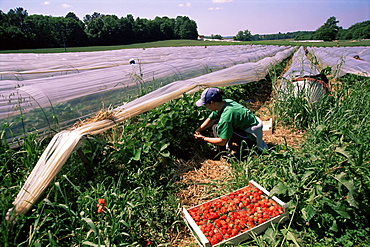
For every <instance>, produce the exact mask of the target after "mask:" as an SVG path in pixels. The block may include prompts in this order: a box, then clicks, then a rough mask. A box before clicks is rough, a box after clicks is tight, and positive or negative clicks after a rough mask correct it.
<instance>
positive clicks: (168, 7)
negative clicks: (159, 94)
mask: <svg viewBox="0 0 370 247" xmlns="http://www.w3.org/2000/svg"><path fill="white" fill-rule="evenodd" d="M143 5H145V6H146V7H145V8H143ZM18 7H22V8H23V9H24V10H26V11H27V13H28V15H34V14H40V15H47V16H54V17H58V16H63V17H65V16H66V15H67V13H69V12H73V13H74V14H75V15H76V16H77V17H78V18H79V19H80V20H83V18H84V17H85V16H86V15H92V14H93V13H94V12H98V13H100V14H104V15H116V16H117V17H119V18H121V17H126V16H127V15H129V14H131V15H133V17H134V18H135V19H136V18H140V19H144V18H145V19H149V20H153V19H154V18H155V17H165V16H167V17H169V18H176V17H177V16H187V17H189V18H190V19H191V20H194V21H195V22H196V23H197V30H198V33H199V35H204V36H211V35H217V34H219V35H221V36H222V37H230V36H231V37H232V36H235V35H236V34H237V33H238V32H239V31H244V30H249V31H250V32H251V34H252V35H268V34H277V33H279V32H280V33H288V32H297V31H315V30H317V29H318V28H319V27H320V26H322V25H323V24H324V23H325V22H326V21H327V19H328V18H330V17H331V16H334V17H336V19H337V20H338V21H339V23H338V24H337V25H338V26H340V27H342V28H344V29H348V28H349V27H350V26H352V25H354V24H356V23H359V22H363V21H367V20H370V1H368V0H352V1H349V0H343V1H337V0H279V1H274V0H260V1H257V0H194V1H192V0H187V1H185V2H184V1H181V0H126V1H125V0H101V1H87V0H47V1H45V0H43V1H38V0H1V2H0V9H1V10H2V11H3V12H4V13H8V11H9V10H11V9H16V8H18ZM282 17H283V18H282ZM255 20H258V21H255ZM261 20H263V21H261ZM272 24H273V25H272Z"/></svg>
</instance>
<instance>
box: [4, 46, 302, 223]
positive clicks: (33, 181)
mask: <svg viewBox="0 0 370 247" xmlns="http://www.w3.org/2000/svg"><path fill="white" fill-rule="evenodd" d="M294 49H295V48H286V47H285V48H283V49H282V50H281V51H279V52H277V53H276V54H275V56H273V57H266V58H263V59H260V60H259V61H257V62H250V63H245V64H238V65H234V66H231V67H229V68H225V69H222V70H218V71H215V72H211V73H208V74H205V75H201V76H198V77H194V78H191V79H188V80H180V81H176V82H172V83H170V84H167V85H165V86H163V87H161V88H159V89H157V90H155V91H153V92H151V93H148V94H146V95H144V96H142V97H140V98H137V99H135V100H133V101H131V102H129V103H126V104H124V105H123V106H120V107H117V108H115V109H114V111H113V114H112V115H111V116H110V117H109V118H108V119H104V120H100V121H96V122H90V123H86V124H84V125H82V126H80V127H76V128H73V129H70V130H64V131H62V132H60V133H58V134H57V135H55V136H54V138H53V139H52V140H51V142H50V143H49V145H48V147H47V148H46V149H45V151H44V153H43V154H42V156H41V157H40V159H39V161H38V162H37V164H36V166H35V168H34V169H33V171H32V172H31V174H30V175H29V177H28V178H27V180H26V182H25V184H24V186H23V187H22V189H21V190H20V192H19V193H18V195H17V198H16V199H15V201H14V202H13V204H14V208H11V209H10V210H9V211H8V213H7V216H6V219H7V221H8V222H13V220H14V219H15V218H16V217H17V216H18V215H19V214H25V213H26V212H27V211H28V210H29V209H30V208H31V206H32V204H33V203H35V202H36V201H37V200H38V198H39V197H40V196H41V194H42V192H43V191H44V190H45V188H46V187H47V186H48V184H49V183H50V182H51V181H52V179H53V178H54V177H55V175H56V174H57V173H58V172H59V170H60V169H61V168H62V166H63V165H64V163H65V162H66V160H67V159H68V157H69V155H70V154H71V153H72V151H73V150H74V148H75V147H76V145H77V144H78V142H79V141H80V139H81V137H82V136H84V135H87V134H98V133H101V132H103V131H105V130H107V129H109V128H112V127H113V126H115V125H117V124H119V123H121V122H123V121H125V120H126V119H128V118H130V117H133V116H135V115H138V114H140V113H143V112H146V111H149V110H151V109H153V108H155V107H157V106H159V105H161V104H163V103H166V102H168V101H170V100H172V99H175V98H179V97H181V96H182V94H183V93H193V92H196V91H198V90H201V89H203V88H204V87H210V86H229V85H236V84H243V83H248V82H252V81H258V80H261V79H263V78H264V77H265V76H266V74H267V73H268V71H269V69H270V68H271V66H273V65H275V64H277V63H279V62H281V61H282V60H283V59H285V58H287V57H288V56H289V55H291V54H292V53H293V52H294Z"/></svg>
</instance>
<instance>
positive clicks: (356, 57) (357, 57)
mask: <svg viewBox="0 0 370 247" xmlns="http://www.w3.org/2000/svg"><path fill="white" fill-rule="evenodd" d="M353 58H354V59H357V60H362V61H364V60H363V59H361V58H360V56H359V55H355V56H353Z"/></svg>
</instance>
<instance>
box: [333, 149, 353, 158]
mask: <svg viewBox="0 0 370 247" xmlns="http://www.w3.org/2000/svg"><path fill="white" fill-rule="evenodd" d="M345 149H346V147H337V148H336V149H335V152H337V153H339V154H341V155H343V156H344V157H346V158H348V159H350V158H351V157H352V156H351V154H350V152H348V151H346V150H345Z"/></svg>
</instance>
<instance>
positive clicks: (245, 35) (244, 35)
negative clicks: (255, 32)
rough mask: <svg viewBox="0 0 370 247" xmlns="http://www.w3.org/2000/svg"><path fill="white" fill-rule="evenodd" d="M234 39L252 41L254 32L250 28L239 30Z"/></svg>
mask: <svg viewBox="0 0 370 247" xmlns="http://www.w3.org/2000/svg"><path fill="white" fill-rule="evenodd" d="M234 39H235V40H239V41H250V40H252V34H251V32H250V31H249V30H244V31H239V32H238V34H237V35H236V36H235V37H234Z"/></svg>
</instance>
